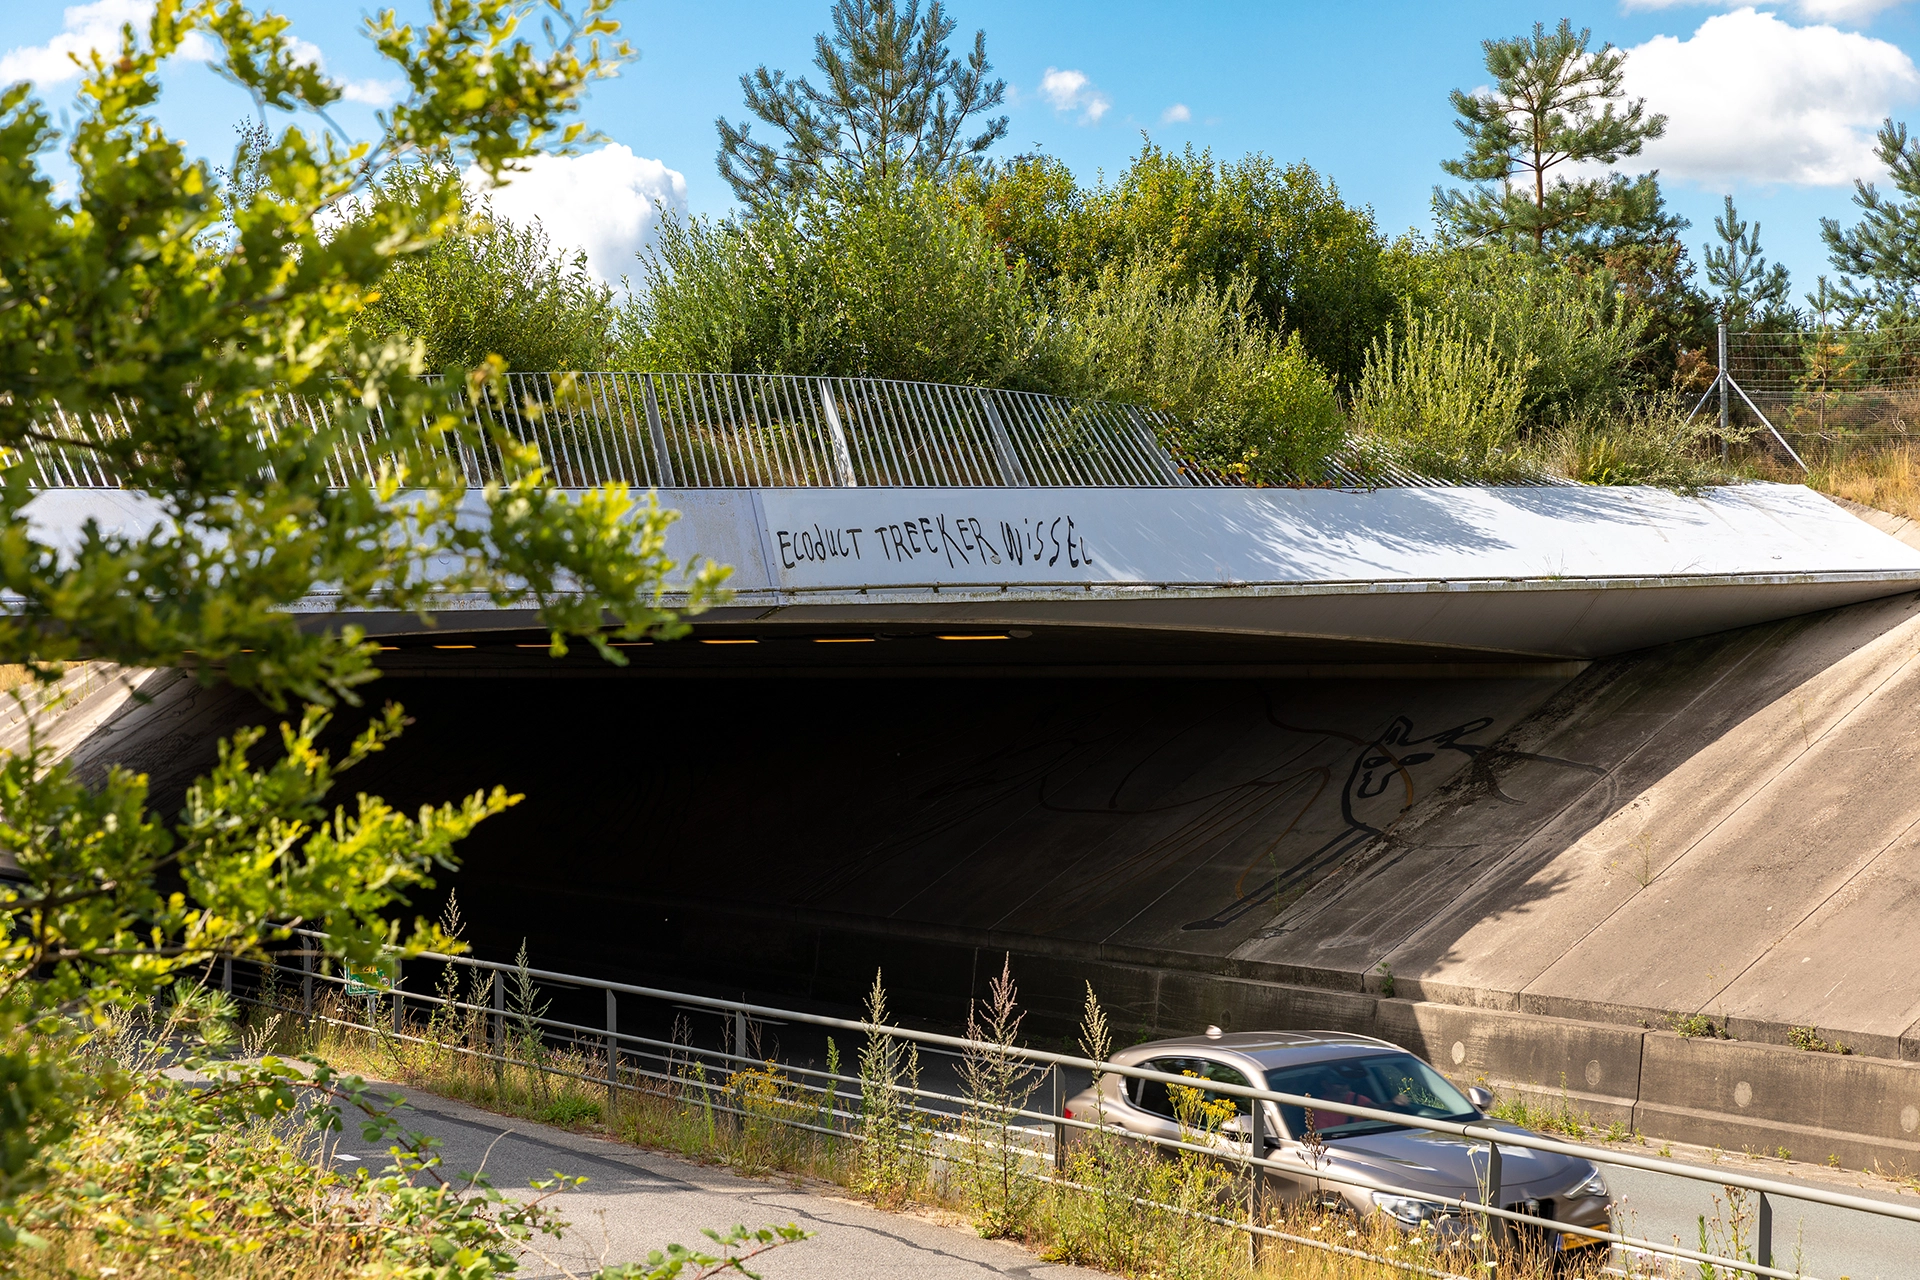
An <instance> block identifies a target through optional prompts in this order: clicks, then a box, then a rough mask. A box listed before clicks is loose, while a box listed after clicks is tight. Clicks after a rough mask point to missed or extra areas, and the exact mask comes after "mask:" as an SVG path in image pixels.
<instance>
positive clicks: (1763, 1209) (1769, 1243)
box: [1753, 1191, 1773, 1267]
mask: <svg viewBox="0 0 1920 1280" xmlns="http://www.w3.org/2000/svg"><path fill="white" fill-rule="evenodd" d="M1759 1196H1760V1208H1759V1213H1758V1217H1759V1221H1758V1222H1757V1223H1756V1224H1755V1229H1754V1238H1753V1260H1754V1261H1755V1262H1757V1263H1759V1264H1760V1265H1761V1266H1763V1267H1770V1266H1772V1265H1773V1201H1771V1200H1769V1199H1767V1193H1766V1192H1764V1191H1762V1192H1760V1193H1759Z"/></svg>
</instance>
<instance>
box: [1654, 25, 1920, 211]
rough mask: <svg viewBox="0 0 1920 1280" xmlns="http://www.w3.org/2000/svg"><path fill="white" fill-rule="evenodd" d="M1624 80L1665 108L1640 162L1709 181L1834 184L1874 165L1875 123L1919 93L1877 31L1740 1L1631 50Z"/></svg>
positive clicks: (1917, 80) (1902, 60) (1916, 75)
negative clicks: (1685, 30) (1800, 18)
mask: <svg viewBox="0 0 1920 1280" xmlns="http://www.w3.org/2000/svg"><path fill="white" fill-rule="evenodd" d="M1623 88H1624V89H1625V91H1626V93H1627V94H1628V95H1629V96H1630V97H1636V98H1638V97H1644V98H1645V99H1646V100H1647V109H1648V110H1649V111H1657V112H1660V113H1662V114H1664V115H1665V116H1666V117H1667V132H1666V136H1665V137H1663V138H1660V139H1658V140H1656V141H1653V142H1649V143H1648V144H1647V146H1646V150H1645V152H1644V153H1643V155H1642V156H1641V157H1640V158H1639V160H1638V162H1637V164H1638V165H1644V166H1645V167H1647V168H1658V169H1659V170H1660V171H1661V173H1662V174H1663V175H1664V176H1667V177H1671V178H1681V179H1689V180H1692V181H1696V182H1701V183H1706V184H1715V185H1723V184H1726V183H1729V182H1736V181H1742V182H1763V183H1764V182H1785V183H1793V184H1797V185H1804V186H1833V185H1838V184H1844V183H1847V182H1850V181H1852V180H1853V179H1854V178H1864V177H1872V176H1874V175H1875V174H1877V173H1878V172H1879V170H1880V166H1879V162H1878V160H1876V159H1875V157H1874V155H1873V131H1874V129H1875V128H1876V127H1877V126H1878V125H1879V123H1880V121H1881V119H1882V117H1885V116H1888V115H1892V114H1896V104H1899V103H1903V102H1908V101H1911V100H1912V99H1913V98H1914V97H1916V96H1920V69H1916V68H1915V66H1914V63H1913V59H1912V58H1910V57H1908V56H1907V55H1906V53H1904V52H1903V51H1901V50H1900V49H1899V48H1897V47H1896V46H1894V45H1892V44H1889V43H1887V42H1886V41H1884V40H1875V39H1873V38H1872V37H1870V36H1864V35H1860V34H1859V33H1857V32H1850V31H1839V30H1836V29H1835V28H1833V27H1831V26H1824V25H1823V26H1809V27H1795V26H1793V25H1791V24H1789V23H1786V22H1782V21H1781V20H1780V19H1779V18H1777V17H1775V16H1774V15H1773V14H1770V13H1756V12H1755V11H1754V10H1752V9H1750V8H1746V9H1738V10H1735V11H1734V12H1732V13H1726V14H1716V15H1715V16H1713V17H1711V18H1708V19H1707V20H1706V21H1705V22H1703V23H1701V24H1700V28H1699V30H1697V31H1695V32H1694V33H1693V35H1692V36H1690V37H1688V38H1687V39H1684V40H1683V39H1679V38H1677V37H1674V36H1655V37H1654V38H1653V39H1651V40H1649V41H1647V42H1646V43H1645V44H1642V45H1639V46H1637V47H1635V48H1633V49H1630V50H1628V52H1627V62H1626V72H1625V78H1624V84H1623Z"/></svg>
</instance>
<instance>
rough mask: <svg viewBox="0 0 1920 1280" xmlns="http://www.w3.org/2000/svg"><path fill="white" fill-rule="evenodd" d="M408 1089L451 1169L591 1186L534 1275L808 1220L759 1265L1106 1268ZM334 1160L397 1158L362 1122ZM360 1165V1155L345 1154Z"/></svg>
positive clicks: (806, 1270) (879, 1279)
mask: <svg viewBox="0 0 1920 1280" xmlns="http://www.w3.org/2000/svg"><path fill="white" fill-rule="evenodd" d="M396 1091H398V1092H405V1093H407V1094H408V1095H409V1097H410V1098H411V1100H412V1105H411V1107H410V1108H409V1109H408V1110H407V1111H405V1112H403V1113H402V1117H401V1118H402V1120H403V1122H404V1123H405V1124H406V1125H407V1127H408V1128H410V1129H415V1130H418V1131H421V1132H425V1133H429V1134H432V1135H433V1136H434V1137H437V1138H439V1139H440V1141H441V1144H442V1146H441V1153H442V1156H443V1157H444V1160H445V1164H446V1167H447V1168H448V1169H449V1170H455V1171H470V1170H476V1169H482V1168H484V1169H485V1171H486V1173H487V1174H488V1176H489V1177H491V1178H492V1180H493V1184H494V1185H495V1186H497V1187H499V1188H501V1189H502V1190H512V1189H514V1188H520V1189H524V1188H526V1186H527V1184H528V1183H529V1182H530V1181H532V1180H533V1179H536V1178H546V1177H549V1176H551V1174H552V1173H553V1171H554V1170H556V1169H557V1170H559V1171H561V1172H563V1173H567V1174H570V1175H579V1174H585V1175H586V1176H587V1179H588V1181H587V1182H586V1183H585V1185H583V1186H582V1187H580V1188H579V1189H578V1190H576V1191H569V1192H565V1193H563V1194H561V1195H559V1196H557V1197H556V1198H555V1199H554V1201H553V1202H552V1203H553V1206H554V1208H555V1209H556V1210H557V1211H558V1212H559V1214H560V1216H561V1217H563V1218H565V1219H566V1220H568V1221H569V1222H570V1223H571V1224H572V1225H571V1227H570V1229H569V1230H568V1231H567V1233H566V1235H565V1236H564V1237H562V1238H561V1239H560V1240H557V1241H556V1240H554V1239H553V1238H552V1237H542V1238H540V1239H537V1240H536V1241H534V1243H533V1248H532V1249H531V1250H530V1251H529V1255H528V1258H527V1260H526V1262H525V1263H524V1264H523V1269H522V1271H521V1273H520V1274H521V1275H523V1276H527V1277H532V1278H533V1280H559V1278H560V1277H565V1276H586V1275H591V1274H593V1272H594V1271H596V1270H598V1269H599V1268H600V1267H602V1266H604V1265H609V1264H613V1263H619V1262H638V1261H641V1260H643V1259H645V1258H646V1256H647V1253H648V1252H649V1251H650V1250H653V1249H659V1248H664V1247H665V1246H666V1245H667V1244H669V1243H679V1244H684V1245H687V1246H688V1247H689V1248H697V1247H700V1246H702V1245H708V1244H710V1242H709V1241H707V1240H706V1238H705V1237H703V1236H702V1235H701V1234H700V1232H701V1229H702V1228H705V1227H712V1228H715V1229H717V1230H720V1231H723V1232H724V1231H726V1230H727V1229H728V1228H729V1227H731V1226H733V1225H734V1224H735V1223H743V1224H745V1225H746V1226H749V1227H762V1226H769V1225H773V1224H777V1223H789V1222H793V1223H798V1224H799V1225H800V1226H801V1227H802V1228H804V1229H805V1230H808V1231H811V1232H814V1233H815V1235H814V1238H813V1239H810V1240H803V1241H801V1242H799V1243H797V1244H789V1245H783V1246H781V1247H780V1248H778V1249H776V1250H774V1251H773V1252H771V1253H768V1254H765V1255H762V1257H760V1258H759V1259H756V1260H755V1261H754V1263H753V1264H752V1266H753V1269H754V1270H755V1271H758V1272H760V1273H761V1274H762V1275H764V1276H765V1277H766V1278H767V1280H816V1278H817V1280H868V1278H871V1280H899V1277H901V1276H912V1277H914V1280H987V1278H988V1277H992V1276H1022V1277H1031V1278H1032V1280H1073V1278H1076V1277H1085V1278H1086V1280H1096V1277H1099V1276H1100V1275H1101V1273H1099V1272H1094V1271H1087V1270H1083V1269H1082V1268H1079V1267H1065V1266H1057V1265H1054V1264H1051V1263H1046V1262H1042V1261H1040V1260H1039V1259H1038V1258H1036V1257H1034V1255H1033V1254H1031V1253H1029V1252H1027V1251H1026V1250H1025V1249H1022V1248H1020V1247H1019V1246H1017V1245H1013V1244H1008V1243H1006V1242H1005V1241H1000V1240H982V1239H980V1237H979V1236H978V1235H976V1234H975V1233H974V1232H972V1231H970V1230H968V1229H966V1228H964V1227H959V1226H945V1225H942V1224H940V1223H937V1222H934V1221H932V1220H930V1219H927V1218H924V1217H920V1216H916V1215H913V1214H893V1213H882V1212H880V1211H879V1210H877V1209H872V1208H868V1207H867V1206H865V1205H862V1204H858V1203H855V1202H853V1201H850V1200H846V1199H842V1198H840V1197H838V1196H834V1195H828V1194H826V1193H824V1192H822V1191H819V1190H816V1189H812V1188H804V1189H803V1188H796V1187H794V1186H792V1185H790V1184H783V1183H779V1182H763V1181H754V1180H752V1179H747V1178H740V1177H736V1176H734V1175H733V1174H731V1173H729V1172H727V1171H725V1170H721V1169H713V1168H707V1167H703V1166H701V1165H696V1164H691V1163H688V1162H686V1161H683V1160H675V1159H672V1158H670V1157H667V1156H660V1155H655V1154H653V1153H651V1152H645V1151H638V1150H635V1149H634V1148H632V1147H628V1146H624V1145H621V1144H618V1143H613V1142H608V1141H605V1140H603V1139H600V1138H595V1137H590V1136H587V1135H584V1134H574V1133H568V1132H566V1131H565V1130H561V1129H552V1128H548V1127H547V1126H545V1125H539V1124H535V1123H533V1122H532V1121H530V1120H518V1119H513V1118H510V1117H504V1116H496V1115H493V1114H491V1113H489V1112H485V1111H479V1110H476V1109H475V1108H472V1107H468V1106H464V1105H462V1104H461V1103H457V1102H450V1101H448V1100H446V1099H444V1098H438V1097H434V1096H432V1095H430V1094H420V1093H415V1092H412V1091H410V1090H396ZM351 1128H352V1127H351V1126H349V1132H348V1133H347V1134H346V1135H344V1136H343V1137H342V1138H341V1140H340V1141H339V1144H338V1145H337V1146H336V1147H335V1148H334V1150H333V1153H332V1155H333V1158H335V1159H342V1158H343V1157H357V1158H359V1159H362V1160H366V1161H368V1162H382V1163H383V1162H384V1161H385V1160H386V1152H385V1150H384V1149H378V1150H375V1149H370V1148H368V1147H367V1146H366V1144H365V1143H362V1142H360V1140H359V1138H358V1136H357V1135H356V1134H355V1133H353V1132H352V1131H351ZM343 1162H347V1161H343Z"/></svg>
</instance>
